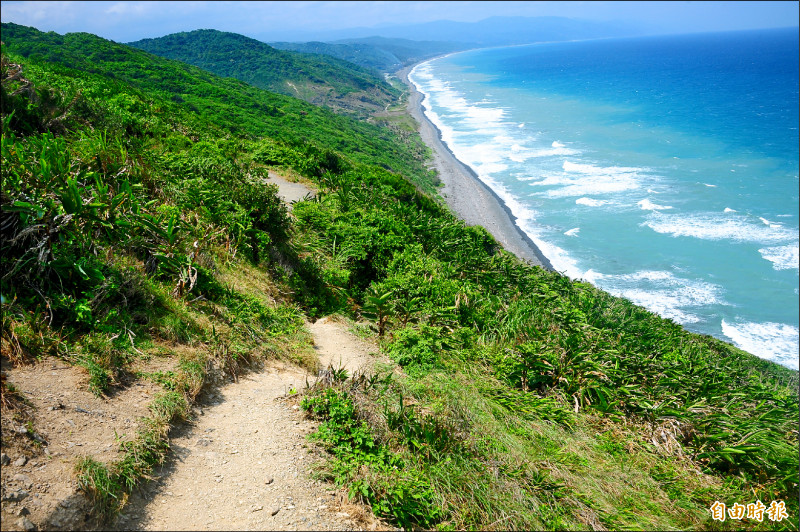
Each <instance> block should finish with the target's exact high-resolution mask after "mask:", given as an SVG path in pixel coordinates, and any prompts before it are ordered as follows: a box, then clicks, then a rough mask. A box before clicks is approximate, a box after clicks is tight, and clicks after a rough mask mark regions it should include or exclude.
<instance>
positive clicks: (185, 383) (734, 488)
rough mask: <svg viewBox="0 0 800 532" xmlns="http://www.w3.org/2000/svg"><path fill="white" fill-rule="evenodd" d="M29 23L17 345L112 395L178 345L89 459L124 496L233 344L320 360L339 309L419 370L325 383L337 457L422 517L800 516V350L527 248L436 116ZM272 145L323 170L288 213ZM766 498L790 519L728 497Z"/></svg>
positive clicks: (14, 175) (566, 521)
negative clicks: (429, 119)
mask: <svg viewBox="0 0 800 532" xmlns="http://www.w3.org/2000/svg"><path fill="white" fill-rule="evenodd" d="M2 39H3V42H4V43H5V44H4V45H3V50H4V52H3V53H4V55H3V65H2V81H3V84H2V94H1V96H2V172H3V187H2V198H1V203H2V220H1V222H2V228H3V229H2V239H3V241H2V244H3V251H4V253H3V257H2V266H3V278H2V295H3V324H2V335H3V356H4V357H8V358H10V359H11V360H12V361H17V362H18V361H21V360H23V359H25V358H31V357H38V358H41V357H45V356H57V357H62V358H64V359H65V360H68V361H70V362H72V363H75V364H79V365H82V366H83V367H85V368H86V371H87V373H88V374H89V375H90V380H89V386H90V387H91V388H92V389H93V390H95V391H96V393H98V394H102V393H104V392H105V391H107V390H109V389H110V388H111V387H115V386H124V385H125V382H127V381H126V378H125V377H126V372H129V367H130V363H131V361H132V360H134V359H136V358H137V357H142V356H148V354H149V355H152V354H153V353H154V352H163V351H166V352H170V350H172V351H174V356H175V357H176V359H178V363H177V365H176V371H175V372H174V373H173V374H171V375H168V376H165V375H160V376H150V378H158V379H160V380H159V382H163V383H164V386H165V392H164V395H163V396H161V397H160V398H159V401H158V403H157V404H155V405H154V406H153V419H152V423H151V425H148V426H146V427H144V428H143V429H142V433H141V434H140V435H139V437H138V438H137V439H135V440H133V441H130V442H125V443H124V444H123V445H125V446H126V447H125V450H126V455H125V456H126V458H125V459H123V460H122V461H120V462H119V463H114V464H100V463H97V462H95V461H92V460H91V459H87V460H86V461H84V462H82V463H81V464H78V470H79V479H80V482H81V485H82V486H83V487H84V489H85V490H86V491H87V492H88V493H90V494H92V495H93V496H94V497H95V498H96V501H97V504H98V506H97V507H98V511H99V512H105V513H107V514H108V515H113V513H114V512H116V511H117V510H119V506H120V504H121V503H123V502H124V496H123V494H124V493H127V492H128V491H129V490H130V489H132V488H133V486H135V485H136V484H137V483H138V482H139V481H140V479H141V478H142V477H143V475H146V474H147V472H148V471H149V470H150V467H151V466H152V464H154V463H156V462H157V461H158V460H159V459H160V458H161V457H162V456H163V454H164V453H165V452H166V450H167V444H168V440H167V436H166V432H165V429H164V427H165V426H168V424H169V422H171V421H173V420H174V419H180V417H181V416H182V415H185V411H186V405H187V404H188V403H189V402H191V400H192V399H193V397H194V395H196V394H197V392H198V391H199V387H200V386H202V383H203V379H204V375H205V371H206V370H207V368H208V365H209V364H210V363H211V362H213V361H217V362H218V363H219V364H220V365H221V366H222V367H224V368H227V370H228V371H230V372H233V373H235V372H236V371H237V369H238V368H239V367H240V366H241V365H242V364H246V363H247V362H248V361H251V360H254V359H258V358H261V357H269V356H282V357H287V358H289V359H293V360H297V361H299V362H301V363H305V364H306V365H307V366H309V367H313V366H314V361H313V359H311V358H308V356H309V352H310V350H309V349H308V342H307V340H306V339H305V338H306V337H305V336H304V332H303V330H302V319H301V318H302V316H303V315H307V316H310V317H312V318H313V317H318V316H322V315H326V314H330V313H339V314H343V315H345V316H348V317H350V318H354V319H367V320H369V322H370V323H372V325H373V327H374V334H375V335H376V336H377V338H378V340H379V341H380V342H381V345H382V348H383V350H384V351H385V353H386V354H387V355H388V356H390V357H391V358H392V359H393V360H394V362H395V363H396V364H397V365H398V366H400V367H401V368H402V370H403V371H402V372H401V373H400V374H396V373H394V372H392V371H391V368H390V369H389V370H387V371H385V372H380V371H379V372H378V373H377V374H376V375H373V376H359V375H355V376H353V375H347V374H346V373H344V372H343V371H340V370H337V368H332V371H331V373H330V374H331V378H330V379H329V381H328V383H327V384H326V385H320V386H318V387H316V388H315V389H312V390H310V391H309V392H308V393H307V394H306V396H305V398H304V400H303V406H304V408H306V409H307V410H308V412H309V415H312V416H315V417H317V418H319V419H321V420H322V421H323V423H322V425H321V426H320V429H319V431H318V432H317V434H316V435H315V438H316V439H317V440H318V441H320V442H321V443H322V444H323V445H325V446H327V447H328V449H329V450H330V460H329V461H328V462H327V463H326V464H324V465H323V466H321V468H320V470H319V472H318V474H319V475H320V476H322V477H324V478H327V479H329V480H331V481H332V482H335V483H337V484H339V485H343V486H347V487H348V489H349V492H350V495H351V497H353V498H358V499H361V500H363V501H366V502H368V503H369V504H370V505H371V507H372V509H373V510H374V512H375V513H376V514H379V515H382V516H384V517H386V518H388V519H390V520H392V521H393V522H395V523H397V524H400V525H403V526H405V527H424V528H440V529H461V528H467V529H498V528H499V529H511V528H517V529H519V528H521V529H586V528H593V529H599V528H608V529H622V528H634V529H644V528H647V529H670V528H673V529H675V528H677V529H689V528H705V529H739V528H742V527H746V528H748V529H797V527H798V502H797V501H798V432H797V424H796V423H797V417H798V397H797V372H796V371H791V370H788V369H786V368H782V367H780V366H777V365H775V364H772V363H768V362H764V361H761V360H759V359H756V358H755V357H753V356H751V355H748V354H746V353H744V352H742V351H739V350H737V349H735V348H734V347H732V346H730V345H728V344H725V343H723V342H720V341H718V340H715V339H712V338H710V337H705V336H700V335H696V334H693V333H689V332H687V331H685V330H684V329H683V328H682V327H680V326H679V325H677V324H675V323H673V322H671V321H670V320H666V319H663V318H660V317H658V316H656V315H654V314H652V313H650V312H648V311H646V310H644V309H642V308H640V307H637V306H635V305H633V304H632V303H630V302H629V301H627V300H624V299H620V298H616V297H613V296H611V295H609V294H607V293H604V292H602V291H600V290H598V289H596V288H594V287H592V286H591V285H589V284H586V283H581V282H573V281H571V280H569V279H568V278H566V277H564V276H562V275H561V274H558V273H555V272H548V271H544V270H542V269H540V268H537V267H530V266H528V265H526V264H523V263H521V262H519V261H518V260H516V258H515V257H513V256H511V255H509V254H508V253H506V252H504V251H503V250H502V249H500V248H499V246H498V245H497V243H496V242H495V241H494V240H493V239H492V237H491V236H490V235H489V234H488V233H487V232H486V231H484V230H483V229H481V228H475V227H466V226H465V225H464V223H463V222H461V221H459V220H458V219H456V218H455V217H454V216H453V215H452V214H451V213H450V212H449V211H448V210H447V209H446V208H445V207H443V206H442V204H441V203H440V202H438V201H436V200H434V199H432V198H431V197H430V196H428V195H426V194H423V193H421V192H419V191H418V189H417V187H415V186H414V185H412V184H411V182H410V181H408V180H406V178H408V179H409V180H414V181H416V182H418V183H419V182H421V180H422V179H423V178H424V177H425V174H424V172H423V171H422V170H421V168H422V160H421V157H422V155H424V150H421V149H420V148H419V146H418V145H417V144H416V143H415V142H414V141H413V138H412V137H407V140H406V141H401V140H400V139H398V138H397V137H395V136H394V134H393V133H392V132H391V131H390V130H388V129H382V128H379V127H378V126H374V125H369V124H364V123H361V122H357V121H355V120H352V119H349V118H345V117H341V116H337V115H335V114H333V113H329V112H325V111H321V110H317V109H315V108H313V107H312V106H309V105H307V104H305V103H303V102H300V101H296V100H292V99H290V98H285V97H282V96H277V95H273V94H270V93H267V92H265V91H262V90H259V89H255V88H252V87H248V86H246V85H243V84H241V83H240V82H234V81H232V80H224V79H220V78H217V77H215V76H213V75H211V74H207V73H204V72H202V71H200V70H199V69H196V68H194V67H188V66H183V65H181V64H180V63H177V62H172V61H168V60H164V59H159V58H155V57H153V56H151V55H149V54H145V53H144V52H140V51H137V50H131V49H129V48H126V47H124V46H121V45H116V44H114V43H110V42H108V41H104V40H102V39H99V38H97V37H94V36H89V35H85V34H78V35H67V36H63V37H62V36H57V35H55V34H41V33H38V32H36V31H35V30H32V29H25V28H21V27H19V26H7V25H5V24H4V25H3V34H2ZM112 74H113V76H112ZM178 87H180V92H179V93H178V92H175V90H178ZM173 88H174V89H175V90H172V89H173ZM175 95H179V96H180V98H179V99H178V98H174V96H175ZM262 102H263V103H262ZM267 102H268V103H267ZM260 105H269V106H274V108H275V109H276V112H274V113H270V112H265V110H264V109H262V108H261V107H260ZM231 113H235V119H233V118H231V117H230V116H227V115H229V114H231ZM301 113H306V114H304V115H303V114H301ZM314 128H317V129H318V131H312V130H313V129H314ZM380 136H386V138H387V139H393V142H392V141H390V140H387V141H386V144H381V143H380V142H381V141H380V139H376V138H375V137H380ZM389 144H393V146H392V150H390V151H386V152H383V151H381V149H382V148H384V147H386V146H387V145H389ZM368 149H369V150H375V151H366V150H368ZM387 150H388V148H387ZM387 166H388V167H389V168H391V170H393V171H389V170H387V168H386V167H387ZM269 167H281V168H282V169H283V171H284V172H291V173H296V174H300V175H303V176H305V177H306V178H308V179H311V180H313V181H315V182H316V183H317V186H318V187H319V188H320V193H319V194H318V195H317V196H316V197H315V198H309V199H308V200H306V201H302V202H299V203H297V204H295V205H294V208H293V211H292V213H291V215H289V214H287V212H286V209H285V207H284V206H283V205H282V204H281V203H280V201H278V199H277V197H276V196H275V191H274V189H273V188H271V187H269V186H265V185H264V184H263V178H264V176H265V172H266V171H267V169H268V168H269ZM245 280H246V281H245ZM287 340H288V341H287ZM176 344H177V345H189V346H192V347H193V350H192V352H193V353H195V355H192V356H187V355H185V354H180V353H185V352H184V351H179V350H177V349H175V348H174V347H173V346H174V345H176ZM756 500H761V501H763V502H764V503H765V504H766V505H769V504H770V502H771V501H773V500H776V501H781V500H782V501H785V503H786V507H787V510H788V513H789V516H790V518H789V519H788V520H783V521H782V522H774V523H773V522H772V521H770V520H769V519H767V518H766V517H764V519H763V521H761V522H759V521H756V520H753V519H750V520H747V519H745V520H744V521H733V520H726V521H725V522H724V523H719V522H716V521H712V520H711V516H710V512H709V507H710V506H711V504H713V503H714V502H715V501H722V502H725V503H726V504H728V505H729V506H730V505H732V504H733V503H734V502H737V503H741V504H747V503H752V502H755V501H756Z"/></svg>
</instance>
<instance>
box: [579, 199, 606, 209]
mask: <svg viewBox="0 0 800 532" xmlns="http://www.w3.org/2000/svg"><path fill="white" fill-rule="evenodd" d="M575 203H576V204H578V205H586V206H587V207H602V206H603V205H606V204H607V203H609V201H607V200H598V199H592V198H578V199H576V200H575Z"/></svg>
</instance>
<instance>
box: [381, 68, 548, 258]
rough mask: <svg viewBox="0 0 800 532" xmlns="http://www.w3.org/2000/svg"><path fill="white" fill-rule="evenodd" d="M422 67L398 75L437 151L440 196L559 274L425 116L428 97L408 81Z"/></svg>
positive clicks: (409, 107) (420, 129)
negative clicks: (412, 71) (413, 72)
mask: <svg viewBox="0 0 800 532" xmlns="http://www.w3.org/2000/svg"><path fill="white" fill-rule="evenodd" d="M426 61H430V59H427V60H426ZM418 64H420V63H415V64H414V65H411V66H407V67H405V68H403V69H401V70H398V71H397V72H395V75H396V76H397V77H398V78H399V79H400V81H402V82H403V83H404V84H405V85H406V86H407V87H408V88H409V95H408V102H407V110H408V113H409V114H410V115H411V117H412V118H413V119H414V120H415V121H416V122H417V124H418V132H419V134H420V136H421V137H422V141H423V142H424V143H425V145H427V146H428V147H429V148H430V149H431V150H432V151H433V166H434V167H435V168H436V171H437V172H438V173H439V179H440V180H441V181H442V183H443V185H444V187H443V188H442V189H441V191H440V192H439V195H440V196H441V197H442V198H443V199H444V200H445V203H446V204H447V206H448V207H450V209H451V210H452V211H453V213H454V214H455V215H456V216H458V217H459V218H461V219H462V220H464V222H466V223H467V225H480V226H482V227H483V228H484V229H486V230H487V231H488V232H489V233H490V234H491V235H492V236H493V237H494V239H495V240H497V242H499V243H500V244H501V245H502V246H503V248H504V249H505V250H506V251H509V252H511V253H513V254H514V255H516V256H517V257H518V258H519V259H521V260H523V261H526V262H528V263H530V264H532V265H534V266H540V267H541V268H543V269H545V270H549V271H555V269H554V268H553V265H552V264H551V263H550V261H549V260H548V259H547V257H545V256H544V254H543V253H542V251H541V250H540V249H539V247H538V246H537V245H536V244H535V243H534V242H533V240H531V238H530V237H529V236H528V235H527V234H526V233H525V232H524V231H523V230H522V229H521V228H520V227H519V226H518V225H517V223H516V220H517V217H516V216H514V213H512V212H511V209H510V208H509V207H508V205H506V203H505V202H504V201H503V200H502V198H500V196H498V195H497V193H496V192H495V191H494V190H492V189H491V188H490V187H489V186H488V185H487V184H486V183H484V182H483V181H481V179H480V178H479V177H478V174H476V173H475V171H474V170H473V169H472V168H470V167H469V166H468V165H466V164H464V163H463V162H461V161H460V160H459V159H458V158H457V157H456V156H455V154H454V153H453V152H452V151H451V150H450V148H449V147H448V146H447V143H446V142H444V141H443V140H442V132H441V131H440V130H439V128H438V127H436V125H435V124H434V123H433V122H431V121H430V119H428V117H427V116H425V111H424V109H423V106H422V100H423V98H424V95H423V94H422V93H421V92H419V91H418V90H417V88H416V86H414V84H413V83H412V82H411V80H409V79H408V74H409V72H411V70H412V69H413V68H414V67H415V66H417V65H418Z"/></svg>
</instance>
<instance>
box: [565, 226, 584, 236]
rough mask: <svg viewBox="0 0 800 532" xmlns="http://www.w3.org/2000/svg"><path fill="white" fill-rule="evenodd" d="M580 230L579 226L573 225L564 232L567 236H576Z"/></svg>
mask: <svg viewBox="0 0 800 532" xmlns="http://www.w3.org/2000/svg"><path fill="white" fill-rule="evenodd" d="M580 230H581V228H580V227H575V228H572V229H570V230H569V231H565V232H564V234H565V235H567V236H578V232H579V231H580Z"/></svg>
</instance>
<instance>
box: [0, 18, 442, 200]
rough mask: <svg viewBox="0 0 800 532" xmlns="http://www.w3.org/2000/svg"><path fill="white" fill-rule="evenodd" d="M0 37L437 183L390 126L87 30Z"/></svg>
mask: <svg viewBox="0 0 800 532" xmlns="http://www.w3.org/2000/svg"><path fill="white" fill-rule="evenodd" d="M2 38H3V42H4V43H5V47H6V49H7V50H8V51H10V52H14V53H18V54H20V55H21V56H22V57H26V58H30V59H32V60H39V61H41V60H44V61H52V62H55V63H57V64H61V65H64V66H66V67H70V68H76V69H79V70H82V71H85V72H89V73H95V74H101V75H104V76H106V77H108V78H110V79H115V80H119V81H124V82H126V83H130V84H131V85H132V86H133V87H136V88H138V89H141V90H146V91H149V92H152V93H154V94H158V95H159V97H161V98H164V99H168V100H170V101H171V102H175V103H178V104H180V106H181V108H183V109H188V110H190V111H192V112H193V113H195V114H197V115H198V116H201V117H204V118H206V119H207V120H209V121H210V122H213V123H214V124H217V125H220V126H223V127H226V128H227V129H228V130H230V131H231V132H233V133H236V134H243V135H250V136H261V135H267V136H269V137H270V138H273V139H276V140H281V141H283V142H286V143H289V144H291V145H296V146H302V149H307V150H311V151H316V152H317V153H316V155H314V156H315V157H317V158H321V157H326V156H329V155H328V154H327V152H326V151H325V150H334V151H337V152H339V153H346V154H347V159H348V160H352V161H354V162H355V161H358V162H367V161H368V162H370V163H374V164H380V165H381V166H382V167H383V168H385V169H387V170H390V171H394V172H398V173H401V174H403V175H405V176H408V177H410V178H411V179H412V180H413V181H414V182H415V183H416V184H417V185H418V186H420V187H422V188H423V189H425V190H429V191H431V190H433V187H434V184H435V182H436V179H435V178H434V177H433V176H432V175H431V173H430V172H429V171H427V170H425V169H424V167H423V164H422V160H423V159H424V157H425V154H426V153H427V148H426V147H425V146H424V145H423V144H422V142H421V140H419V139H418V138H414V137H411V136H408V135H404V136H403V138H402V139H401V138H399V137H397V135H396V134H395V133H393V132H392V131H391V130H389V129H386V128H381V127H378V126H375V125H372V124H369V123H367V122H365V121H361V120H357V119H355V118H351V117H347V116H342V115H337V114H335V113H333V112H331V111H330V110H327V109H324V108H320V107H317V106H314V105H311V104H308V103H306V102H304V101H302V100H299V99H297V98H292V97H288V96H283V95H280V94H275V93H272V92H268V91H265V90H261V89H258V88H255V87H253V86H251V85H248V84H246V83H243V82H241V81H237V80H234V79H230V78H220V77H219V76H216V75H214V74H212V73H210V72H208V71H206V70H203V69H201V68H198V67H195V66H191V65H187V64H185V63H182V62H180V61H173V60H169V59H163V58H161V57H158V56H155V55H152V54H149V53H147V52H144V51H140V50H138V49H135V48H131V47H129V46H125V45H121V44H116V43H114V42H112V41H108V40H105V39H101V38H100V37H97V36H95V35H91V34H88V33H68V34H66V35H63V36H62V35H59V34H56V33H53V32H49V33H44V32H40V31H38V30H36V29H34V28H29V27H26V26H20V25H17V24H9V23H4V24H3V25H2ZM288 124H291V127H287V125H288ZM345 148H346V150H345ZM409 151H410V152H412V157H409V156H408V155H409ZM342 164H346V161H342Z"/></svg>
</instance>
